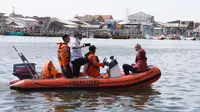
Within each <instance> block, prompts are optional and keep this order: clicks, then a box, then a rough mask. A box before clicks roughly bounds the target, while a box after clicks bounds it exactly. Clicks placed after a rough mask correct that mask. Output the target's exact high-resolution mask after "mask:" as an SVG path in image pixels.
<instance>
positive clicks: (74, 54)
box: [71, 40, 83, 61]
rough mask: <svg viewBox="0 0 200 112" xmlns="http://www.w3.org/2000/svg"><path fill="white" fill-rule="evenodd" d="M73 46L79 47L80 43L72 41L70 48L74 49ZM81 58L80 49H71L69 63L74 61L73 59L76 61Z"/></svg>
mask: <svg viewBox="0 0 200 112" xmlns="http://www.w3.org/2000/svg"><path fill="white" fill-rule="evenodd" d="M75 46H76V47H81V43H79V42H77V41H76V40H74V42H72V47H75ZM81 57H83V56H82V50H81V48H79V49H73V48H71V61H74V60H75V59H78V58H81Z"/></svg>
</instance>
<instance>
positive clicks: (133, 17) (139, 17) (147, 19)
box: [128, 13, 154, 23]
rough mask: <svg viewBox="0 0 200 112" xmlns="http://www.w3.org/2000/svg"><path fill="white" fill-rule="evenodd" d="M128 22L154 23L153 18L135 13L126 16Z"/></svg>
mask: <svg viewBox="0 0 200 112" xmlns="http://www.w3.org/2000/svg"><path fill="white" fill-rule="evenodd" d="M128 20H129V21H138V22H148V23H154V16H150V15H148V14H145V13H136V14H132V15H130V16H128Z"/></svg>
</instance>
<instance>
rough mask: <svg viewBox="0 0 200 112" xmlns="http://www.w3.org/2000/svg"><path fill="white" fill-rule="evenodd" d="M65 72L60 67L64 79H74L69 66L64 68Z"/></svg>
mask: <svg viewBox="0 0 200 112" xmlns="http://www.w3.org/2000/svg"><path fill="white" fill-rule="evenodd" d="M66 68H67V69H66V70H64V67H63V66H61V70H62V72H63V74H64V75H65V77H66V78H73V77H75V76H74V75H73V74H72V70H71V67H70V66H69V65H67V66H66Z"/></svg>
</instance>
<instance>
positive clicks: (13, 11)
mask: <svg viewBox="0 0 200 112" xmlns="http://www.w3.org/2000/svg"><path fill="white" fill-rule="evenodd" d="M12 8H13V10H12V14H13V15H14V14H15V7H14V6H13V7H12Z"/></svg>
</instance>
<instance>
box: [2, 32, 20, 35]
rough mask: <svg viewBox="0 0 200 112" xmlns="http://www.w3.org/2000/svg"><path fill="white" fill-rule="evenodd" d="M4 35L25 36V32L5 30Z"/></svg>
mask: <svg viewBox="0 0 200 112" xmlns="http://www.w3.org/2000/svg"><path fill="white" fill-rule="evenodd" d="M4 35H8V36H24V33H22V32H5V33H4Z"/></svg>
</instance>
